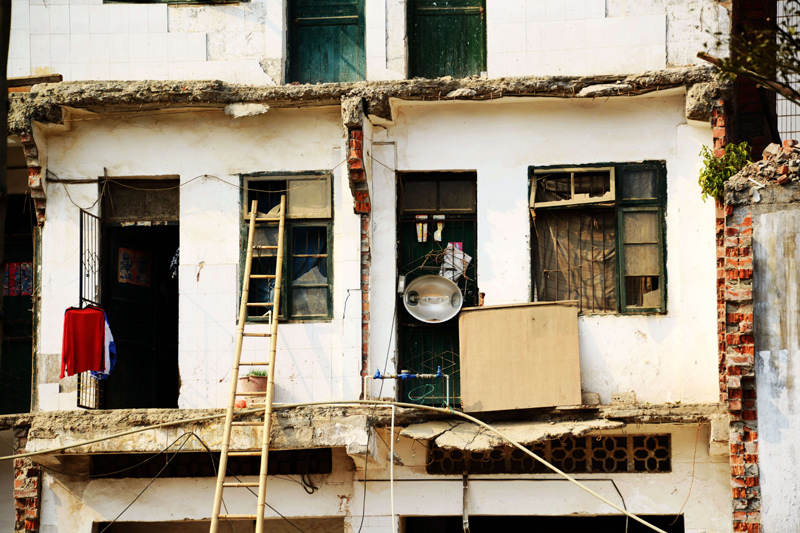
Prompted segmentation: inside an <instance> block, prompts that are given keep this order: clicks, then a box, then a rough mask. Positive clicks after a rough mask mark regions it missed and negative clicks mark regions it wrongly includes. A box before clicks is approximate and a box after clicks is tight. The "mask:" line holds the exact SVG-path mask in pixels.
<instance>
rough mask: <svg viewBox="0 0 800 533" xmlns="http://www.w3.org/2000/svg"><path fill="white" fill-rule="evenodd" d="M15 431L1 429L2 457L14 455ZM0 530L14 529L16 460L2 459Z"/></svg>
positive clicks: (0, 447) (0, 474)
mask: <svg viewBox="0 0 800 533" xmlns="http://www.w3.org/2000/svg"><path fill="white" fill-rule="evenodd" d="M13 453H14V431H13V430H10V429H7V430H3V431H0V457H2V456H4V455H6V456H7V455H13ZM0 494H2V495H3V497H2V498H0V531H14V522H15V517H16V514H15V512H14V498H13V497H12V496H13V494H14V462H13V461H0Z"/></svg>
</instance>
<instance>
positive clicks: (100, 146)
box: [37, 107, 361, 410]
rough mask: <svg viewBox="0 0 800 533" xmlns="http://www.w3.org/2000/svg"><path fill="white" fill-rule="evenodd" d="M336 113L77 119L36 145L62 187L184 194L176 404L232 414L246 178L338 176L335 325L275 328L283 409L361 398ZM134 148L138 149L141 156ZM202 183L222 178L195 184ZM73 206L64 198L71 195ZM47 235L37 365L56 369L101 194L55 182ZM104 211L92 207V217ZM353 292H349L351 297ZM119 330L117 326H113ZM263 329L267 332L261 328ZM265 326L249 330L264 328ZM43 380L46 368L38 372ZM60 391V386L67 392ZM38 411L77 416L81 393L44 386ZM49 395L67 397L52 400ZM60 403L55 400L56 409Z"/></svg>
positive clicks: (259, 349)
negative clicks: (141, 186) (176, 179)
mask: <svg viewBox="0 0 800 533" xmlns="http://www.w3.org/2000/svg"><path fill="white" fill-rule="evenodd" d="M342 135H343V134H342V128H341V118H340V114H339V109H338V108H337V107H333V108H325V109H316V110H305V111H301V110H271V111H269V113H267V114H266V115H262V116H258V117H248V118H242V119H236V120H234V119H231V118H229V117H228V116H227V115H224V114H223V113H222V112H221V111H218V112H210V113H209V112H205V113H199V114H190V113H187V114H178V115H175V114H170V115H169V116H168V117H164V118H159V117H158V116H145V117H142V118H138V119H136V118H131V119H123V120H119V119H114V120H110V121H104V120H99V121H98V120H89V121H85V122H81V121H79V120H78V121H76V122H74V123H73V124H72V131H70V132H69V133H66V134H63V135H58V134H56V135H51V136H50V137H48V138H46V139H44V138H39V139H37V141H38V142H41V143H43V144H45V145H46V147H47V150H48V155H49V157H48V167H47V168H48V171H49V172H51V173H53V174H54V175H56V176H58V177H60V178H70V179H82V178H85V179H96V178H97V177H98V176H102V175H103V174H104V169H106V171H107V174H108V176H117V177H120V176H148V175H149V176H154V175H165V174H168V175H178V176H180V180H181V183H182V184H183V186H182V188H181V190H180V210H181V212H180V214H181V220H180V247H181V256H180V271H179V291H180V318H179V320H180V325H179V328H180V330H179V342H180V348H179V352H180V359H179V366H180V375H181V382H182V388H181V393H180V399H179V405H180V406H181V407H187V408H202V407H224V406H225V405H227V395H228V388H229V384H228V383H229V382H228V379H229V377H230V376H229V374H230V368H231V365H232V355H233V349H234V336H235V331H236V330H235V328H236V326H235V322H236V318H237V315H238V297H239V287H238V271H239V252H240V250H239V232H240V217H241V211H240V209H241V207H240V189H239V187H238V185H239V176H238V174H239V173H250V172H259V171H303V170H326V169H333V168H334V167H336V170H335V171H334V176H335V179H334V244H333V255H334V258H335V264H334V269H333V271H334V272H333V280H334V282H333V283H334V284H333V316H334V318H333V320H332V321H329V322H314V323H305V324H283V325H281V326H280V331H279V337H278V339H279V344H278V361H279V364H278V365H277V368H276V376H277V378H278V382H279V385H278V387H277V390H276V401H279V402H290V401H291V402H302V401H323V400H332V399H335V400H341V399H354V398H357V397H358V395H359V393H360V381H359V376H358V370H359V368H360V347H361V333H360V332H361V310H360V305H359V302H360V293H359V292H356V293H354V294H352V297H351V298H350V300H349V301H348V306H347V309H346V313H347V315H346V316H344V312H345V309H344V302H345V299H346V296H347V290H348V289H356V291H358V290H359V288H360V276H359V273H360V268H359V259H360V255H359V247H360V239H359V233H360V221H359V217H358V216H356V215H354V214H353V210H352V195H351V193H350V191H349V189H348V185H347V180H346V177H345V176H344V172H343V168H344V165H340V163H342V162H343V159H344V155H343V151H342V150H343V138H342ZM134 147H135V148H134ZM201 175H211V176H216V179H214V178H201V179H197V180H193V178H195V177H197V176H201ZM67 188H68V190H69V195H70V197H71V199H72V201H70V199H69V198H68V197H67V196H66V190H65V189H67ZM46 191H47V196H48V202H52V203H48V208H47V209H48V211H47V216H48V220H47V223H46V224H45V226H44V230H43V233H42V288H41V290H42V312H41V322H40V325H39V332H40V341H39V342H40V344H39V353H40V354H42V355H41V357H40V359H39V360H41V361H46V363H45V364H51V365H52V364H58V360H59V359H58V354H60V352H61V332H62V328H63V325H62V324H63V313H64V309H66V308H67V307H69V306H70V305H76V304H77V298H78V260H79V247H78V220H79V219H78V212H79V211H78V207H76V206H75V205H73V202H74V203H75V204H77V205H79V206H82V207H88V206H90V205H91V204H92V203H94V202H95V200H96V199H97V195H98V186H97V184H96V183H94V184H87V185H83V184H77V185H76V184H70V185H65V184H61V183H54V182H49V183H47V184H46ZM97 209H98V208H97V207H96V206H95V207H94V208H93V210H94V211H96V210H97ZM351 292H352V290H351ZM111 327H112V331H113V327H114V326H113V324H112V325H111ZM265 327H266V326H262V328H265ZM257 330H258V327H255V328H253V331H257ZM268 341H269V339H263V338H262V339H259V338H248V339H246V342H245V345H244V350H243V360H263V358H264V355H265V354H266V353H267V350H268ZM39 375H40V382H41V376H42V375H43V369H41V368H40V369H39ZM62 390H63V387H62ZM39 393H40V398H39V403H40V407H41V408H43V409H46V410H50V409H65V408H70V407H74V405H75V393H74V392H60V393H59V392H58V390H57V388H56V390H53V386H52V385H39ZM53 395H59V396H57V397H55V400H54V399H53V398H54V396H53ZM54 402H55V403H54Z"/></svg>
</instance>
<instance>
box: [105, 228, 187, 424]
mask: <svg viewBox="0 0 800 533" xmlns="http://www.w3.org/2000/svg"><path fill="white" fill-rule="evenodd" d="M177 249H178V226H150V227H138V226H133V227H115V226H109V227H107V228H106V253H107V256H106V264H107V265H108V267H109V268H107V269H106V279H105V288H106V290H105V291H104V298H103V308H104V309H105V311H106V316H107V317H108V322H109V324H110V325H111V327H112V333H113V334H114V342H115V343H116V348H117V363H116V365H115V367H114V370H113V372H111V375H110V376H109V378H108V383H107V385H106V407H107V408H109V409H132V408H148V407H161V408H170V407H178V390H179V387H180V379H179V374H178V279H177V276H174V277H173V275H172V271H171V268H170V263H171V262H172V258H173V257H174V256H175V253H176V251H177Z"/></svg>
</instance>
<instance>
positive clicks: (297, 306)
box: [242, 174, 333, 321]
mask: <svg viewBox="0 0 800 533" xmlns="http://www.w3.org/2000/svg"><path fill="white" fill-rule="evenodd" d="M244 186H245V191H244V204H245V207H244V221H243V226H242V228H243V233H242V235H243V238H244V239H246V238H247V224H248V219H249V215H250V213H249V207H250V204H251V203H252V202H253V200H256V201H258V208H257V209H258V216H259V217H267V216H277V215H278V211H279V206H280V201H281V196H282V195H286V223H285V227H284V255H283V257H284V260H283V291H282V292H281V303H280V317H281V318H282V319H283V320H324V319H328V318H330V317H331V282H332V277H331V267H332V266H333V262H332V257H331V254H330V251H331V250H332V247H331V242H332V231H333V229H332V223H331V218H332V210H331V180H330V175H328V174H320V175H313V176H249V177H247V178H245V180H244ZM277 241H278V226H277V223H271V222H261V223H258V224H257V226H256V231H255V236H254V244H255V245H276V244H277ZM245 247H246V243H243V244H242V250H243V251H244V249H245ZM276 267H277V251H276V250H269V249H267V250H254V251H253V263H252V273H253V274H275V271H276ZM274 289H275V282H274V280H272V279H253V280H251V282H250V293H249V295H248V301H249V302H262V303H266V302H271V301H272V299H273V291H274ZM270 312H271V311H270V308H268V307H267V308H264V307H250V308H248V320H254V321H258V320H259V319H262V320H266V319H268V318H269V313H270Z"/></svg>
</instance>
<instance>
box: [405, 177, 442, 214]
mask: <svg viewBox="0 0 800 533" xmlns="http://www.w3.org/2000/svg"><path fill="white" fill-rule="evenodd" d="M403 210H405V211H436V182H435V181H417V180H414V181H410V180H409V181H406V182H404V183H403Z"/></svg>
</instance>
